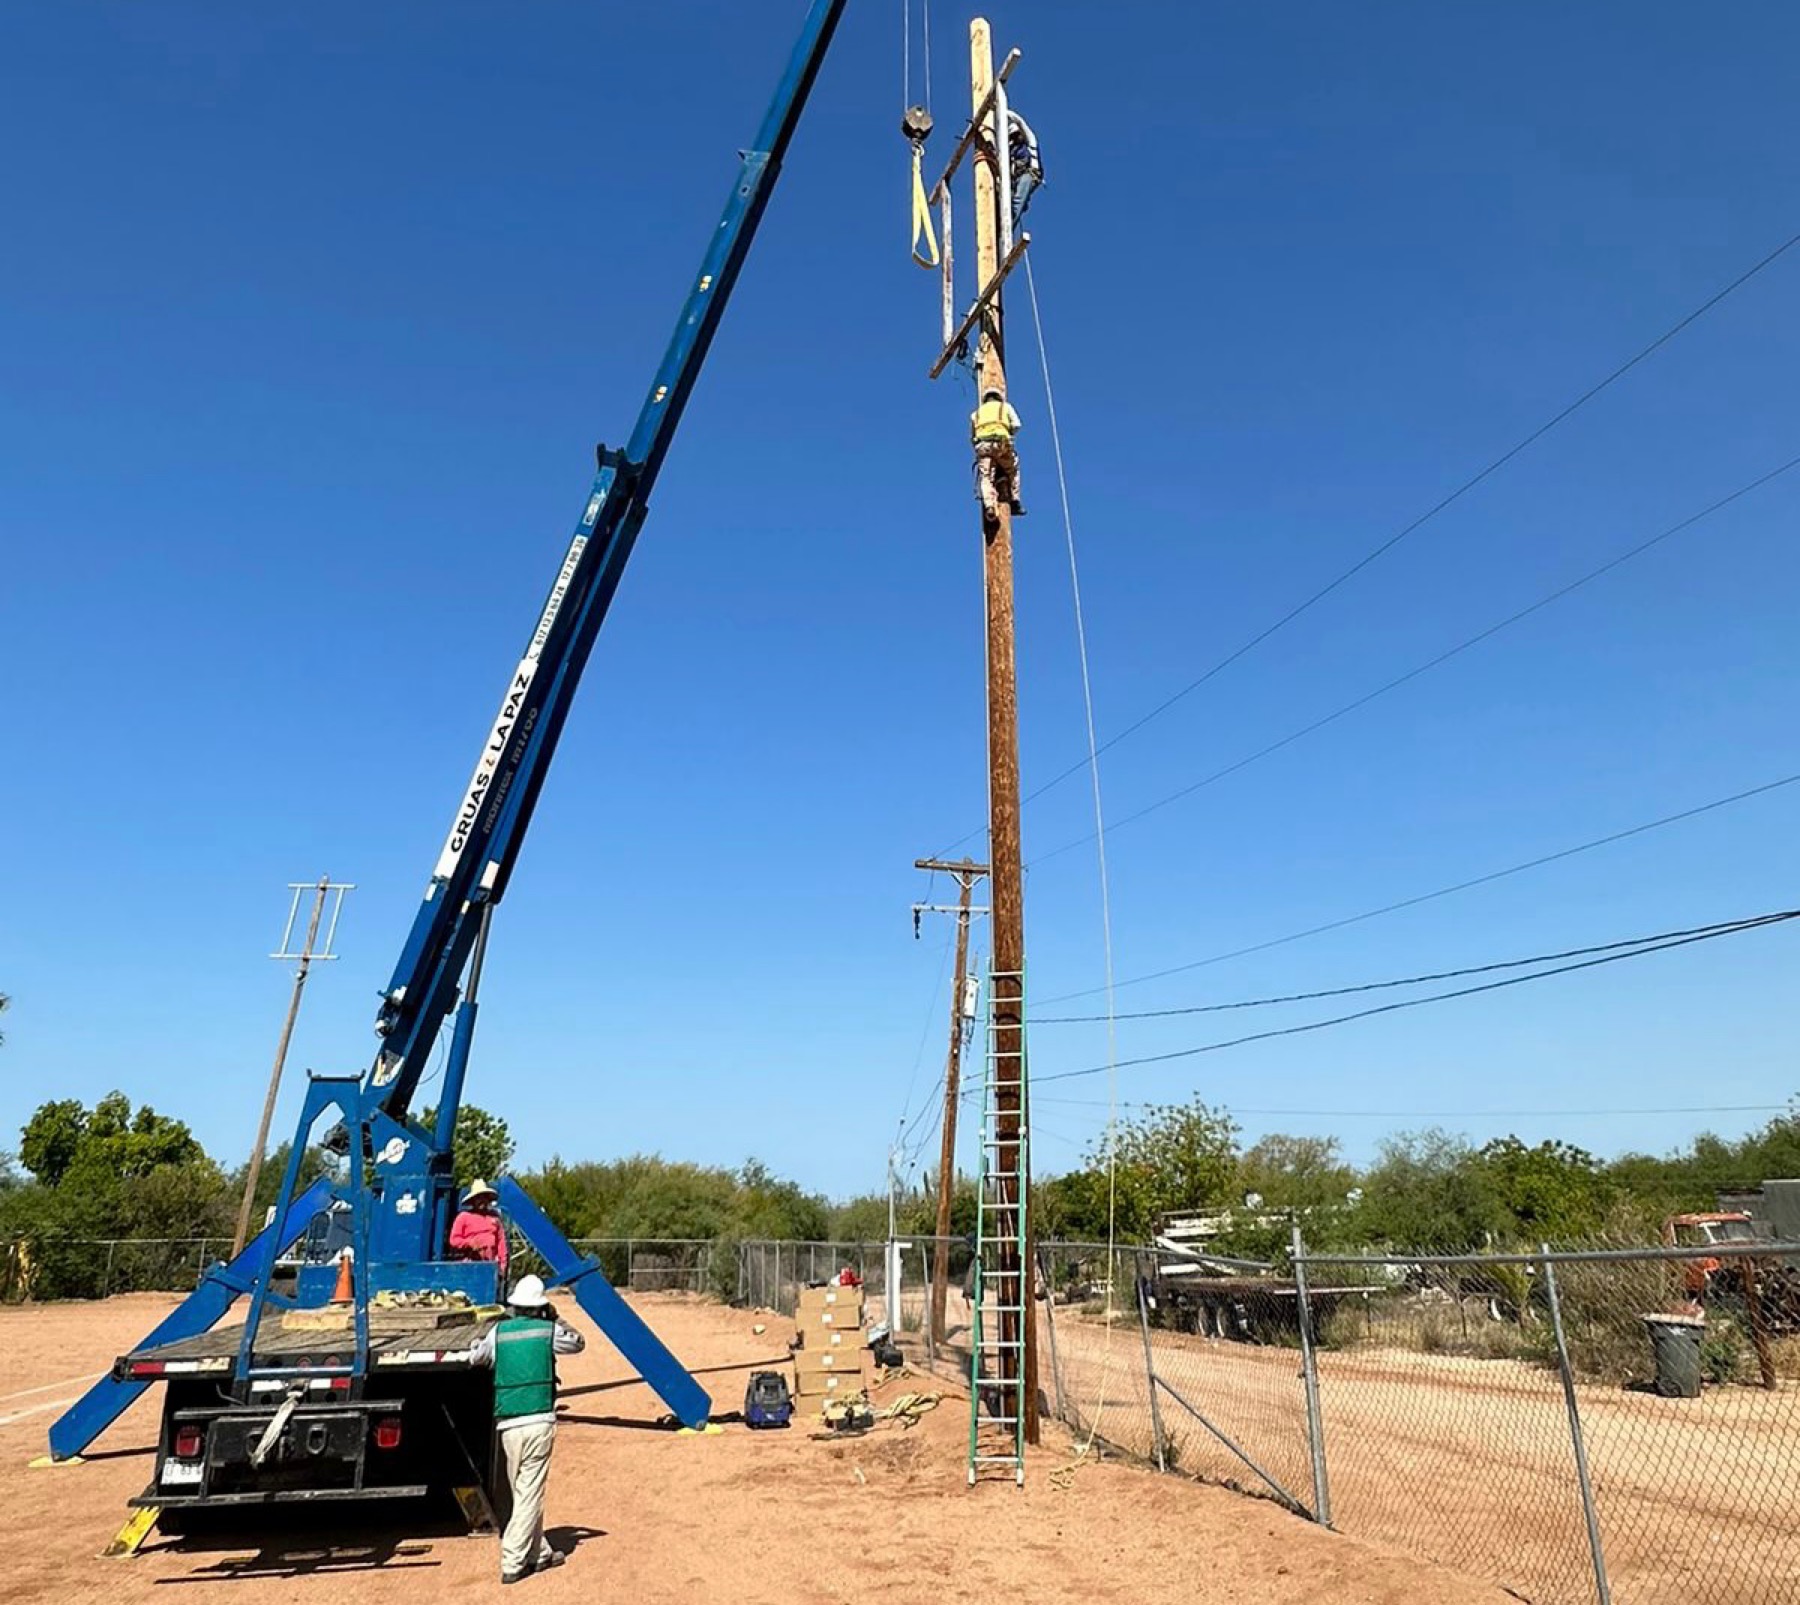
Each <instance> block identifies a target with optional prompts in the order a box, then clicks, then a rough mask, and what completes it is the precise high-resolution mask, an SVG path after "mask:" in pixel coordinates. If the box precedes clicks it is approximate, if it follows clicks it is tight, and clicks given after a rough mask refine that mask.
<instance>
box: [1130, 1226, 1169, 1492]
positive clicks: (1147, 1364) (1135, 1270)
mask: <svg viewBox="0 0 1800 1605" xmlns="http://www.w3.org/2000/svg"><path fill="white" fill-rule="evenodd" d="M1131 1280H1132V1282H1133V1283H1134V1284H1135V1286H1136V1288H1137V1307H1138V1330H1139V1331H1140V1332H1142V1333H1143V1334H1144V1391H1145V1392H1146V1393H1148V1394H1149V1395H1150V1439H1151V1442H1152V1443H1154V1444H1155V1445H1156V1469H1157V1470H1158V1471H1167V1470H1168V1469H1169V1462H1168V1458H1167V1456H1165V1455H1164V1453H1163V1425H1162V1410H1161V1408H1160V1407H1159V1405H1158V1402H1157V1398H1156V1361H1155V1360H1154V1359H1152V1358H1151V1355H1150V1295H1149V1292H1148V1283H1147V1281H1146V1280H1145V1277H1144V1261H1143V1258H1142V1256H1141V1255H1138V1254H1133V1255H1132V1256H1131Z"/></svg>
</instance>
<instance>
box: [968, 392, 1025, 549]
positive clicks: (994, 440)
mask: <svg viewBox="0 0 1800 1605" xmlns="http://www.w3.org/2000/svg"><path fill="white" fill-rule="evenodd" d="M1020 427H1021V426H1020V423H1019V415H1018V413H1016V412H1014V411H1013V407H1012V403H1011V402H1009V401H1008V400H1007V399H1006V397H1005V396H1003V395H1002V394H1001V393H1000V392H999V391H998V390H997V389H994V388H992V387H989V388H988V389H986V390H983V391H982V392H981V401H980V403H979V404H978V405H977V406H976V408H975V410H974V411H973V412H972V413H970V414H969V437H970V439H971V441H973V443H974V446H975V494H976V496H977V497H979V498H980V501H981V509H982V511H983V513H985V514H986V515H987V518H988V520H989V522H992V521H994V520H996V519H998V518H999V516H1000V504H1001V503H1002V502H1005V503H1006V505H1007V506H1008V507H1010V508H1011V509H1012V510H1013V512H1014V513H1023V512H1024V511H1025V504H1024V503H1023V502H1022V501H1021V500H1020V498H1019V453H1018V449H1017V447H1015V446H1014V444H1013V437H1014V436H1015V435H1017V434H1018V432H1019V429H1020Z"/></svg>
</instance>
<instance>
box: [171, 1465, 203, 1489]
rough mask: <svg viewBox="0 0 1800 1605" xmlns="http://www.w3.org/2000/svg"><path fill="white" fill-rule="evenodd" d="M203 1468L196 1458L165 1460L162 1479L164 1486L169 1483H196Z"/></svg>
mask: <svg viewBox="0 0 1800 1605" xmlns="http://www.w3.org/2000/svg"><path fill="white" fill-rule="evenodd" d="M204 1469H205V1468H204V1467H203V1466H202V1465H201V1463H200V1462H199V1461H198V1460H165V1461H164V1462H163V1468H162V1481H163V1484H164V1486H165V1487H166V1486H167V1485H169V1484H170V1483H176V1484H179V1483H197V1482H199V1480H200V1473H201V1472H202V1471H203V1470H204Z"/></svg>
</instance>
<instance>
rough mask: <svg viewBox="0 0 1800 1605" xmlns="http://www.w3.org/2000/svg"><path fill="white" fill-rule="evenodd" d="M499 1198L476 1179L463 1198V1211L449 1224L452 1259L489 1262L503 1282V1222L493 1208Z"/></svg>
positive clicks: (504, 1251)
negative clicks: (497, 1269)
mask: <svg viewBox="0 0 1800 1605" xmlns="http://www.w3.org/2000/svg"><path fill="white" fill-rule="evenodd" d="M499 1202H500V1195H499V1194H498V1193H497V1192H495V1191H494V1189H493V1188H492V1187H490V1186H488V1184H487V1183H486V1182H485V1181H483V1180H482V1179H481V1178H480V1177H479V1176H477V1177H476V1178H475V1180H474V1181H472V1182H470V1183H469V1190H468V1191H467V1192H466V1193H464V1194H463V1201H462V1208H461V1209H459V1210H458V1211H457V1212H456V1219H455V1220H453V1221H451V1222H450V1257H451V1258H452V1259H479V1260H488V1261H490V1262H491V1263H493V1264H495V1265H498V1266H499V1267H500V1278H501V1280H502V1281H504V1280H505V1279H506V1222H505V1221H503V1220H502V1219H501V1218H500V1211H499V1210H498V1209H497V1208H496V1207H495V1206H496V1205H497V1204H498V1203H499Z"/></svg>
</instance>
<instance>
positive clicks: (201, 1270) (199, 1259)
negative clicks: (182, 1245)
mask: <svg viewBox="0 0 1800 1605" xmlns="http://www.w3.org/2000/svg"><path fill="white" fill-rule="evenodd" d="M205 1280H206V1239H205V1238H204V1237H202V1238H201V1239H200V1252H199V1253H198V1254H196V1255H195V1256H194V1286H195V1287H199V1285H200V1284H201V1283H202V1282H204V1281H205Z"/></svg>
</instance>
